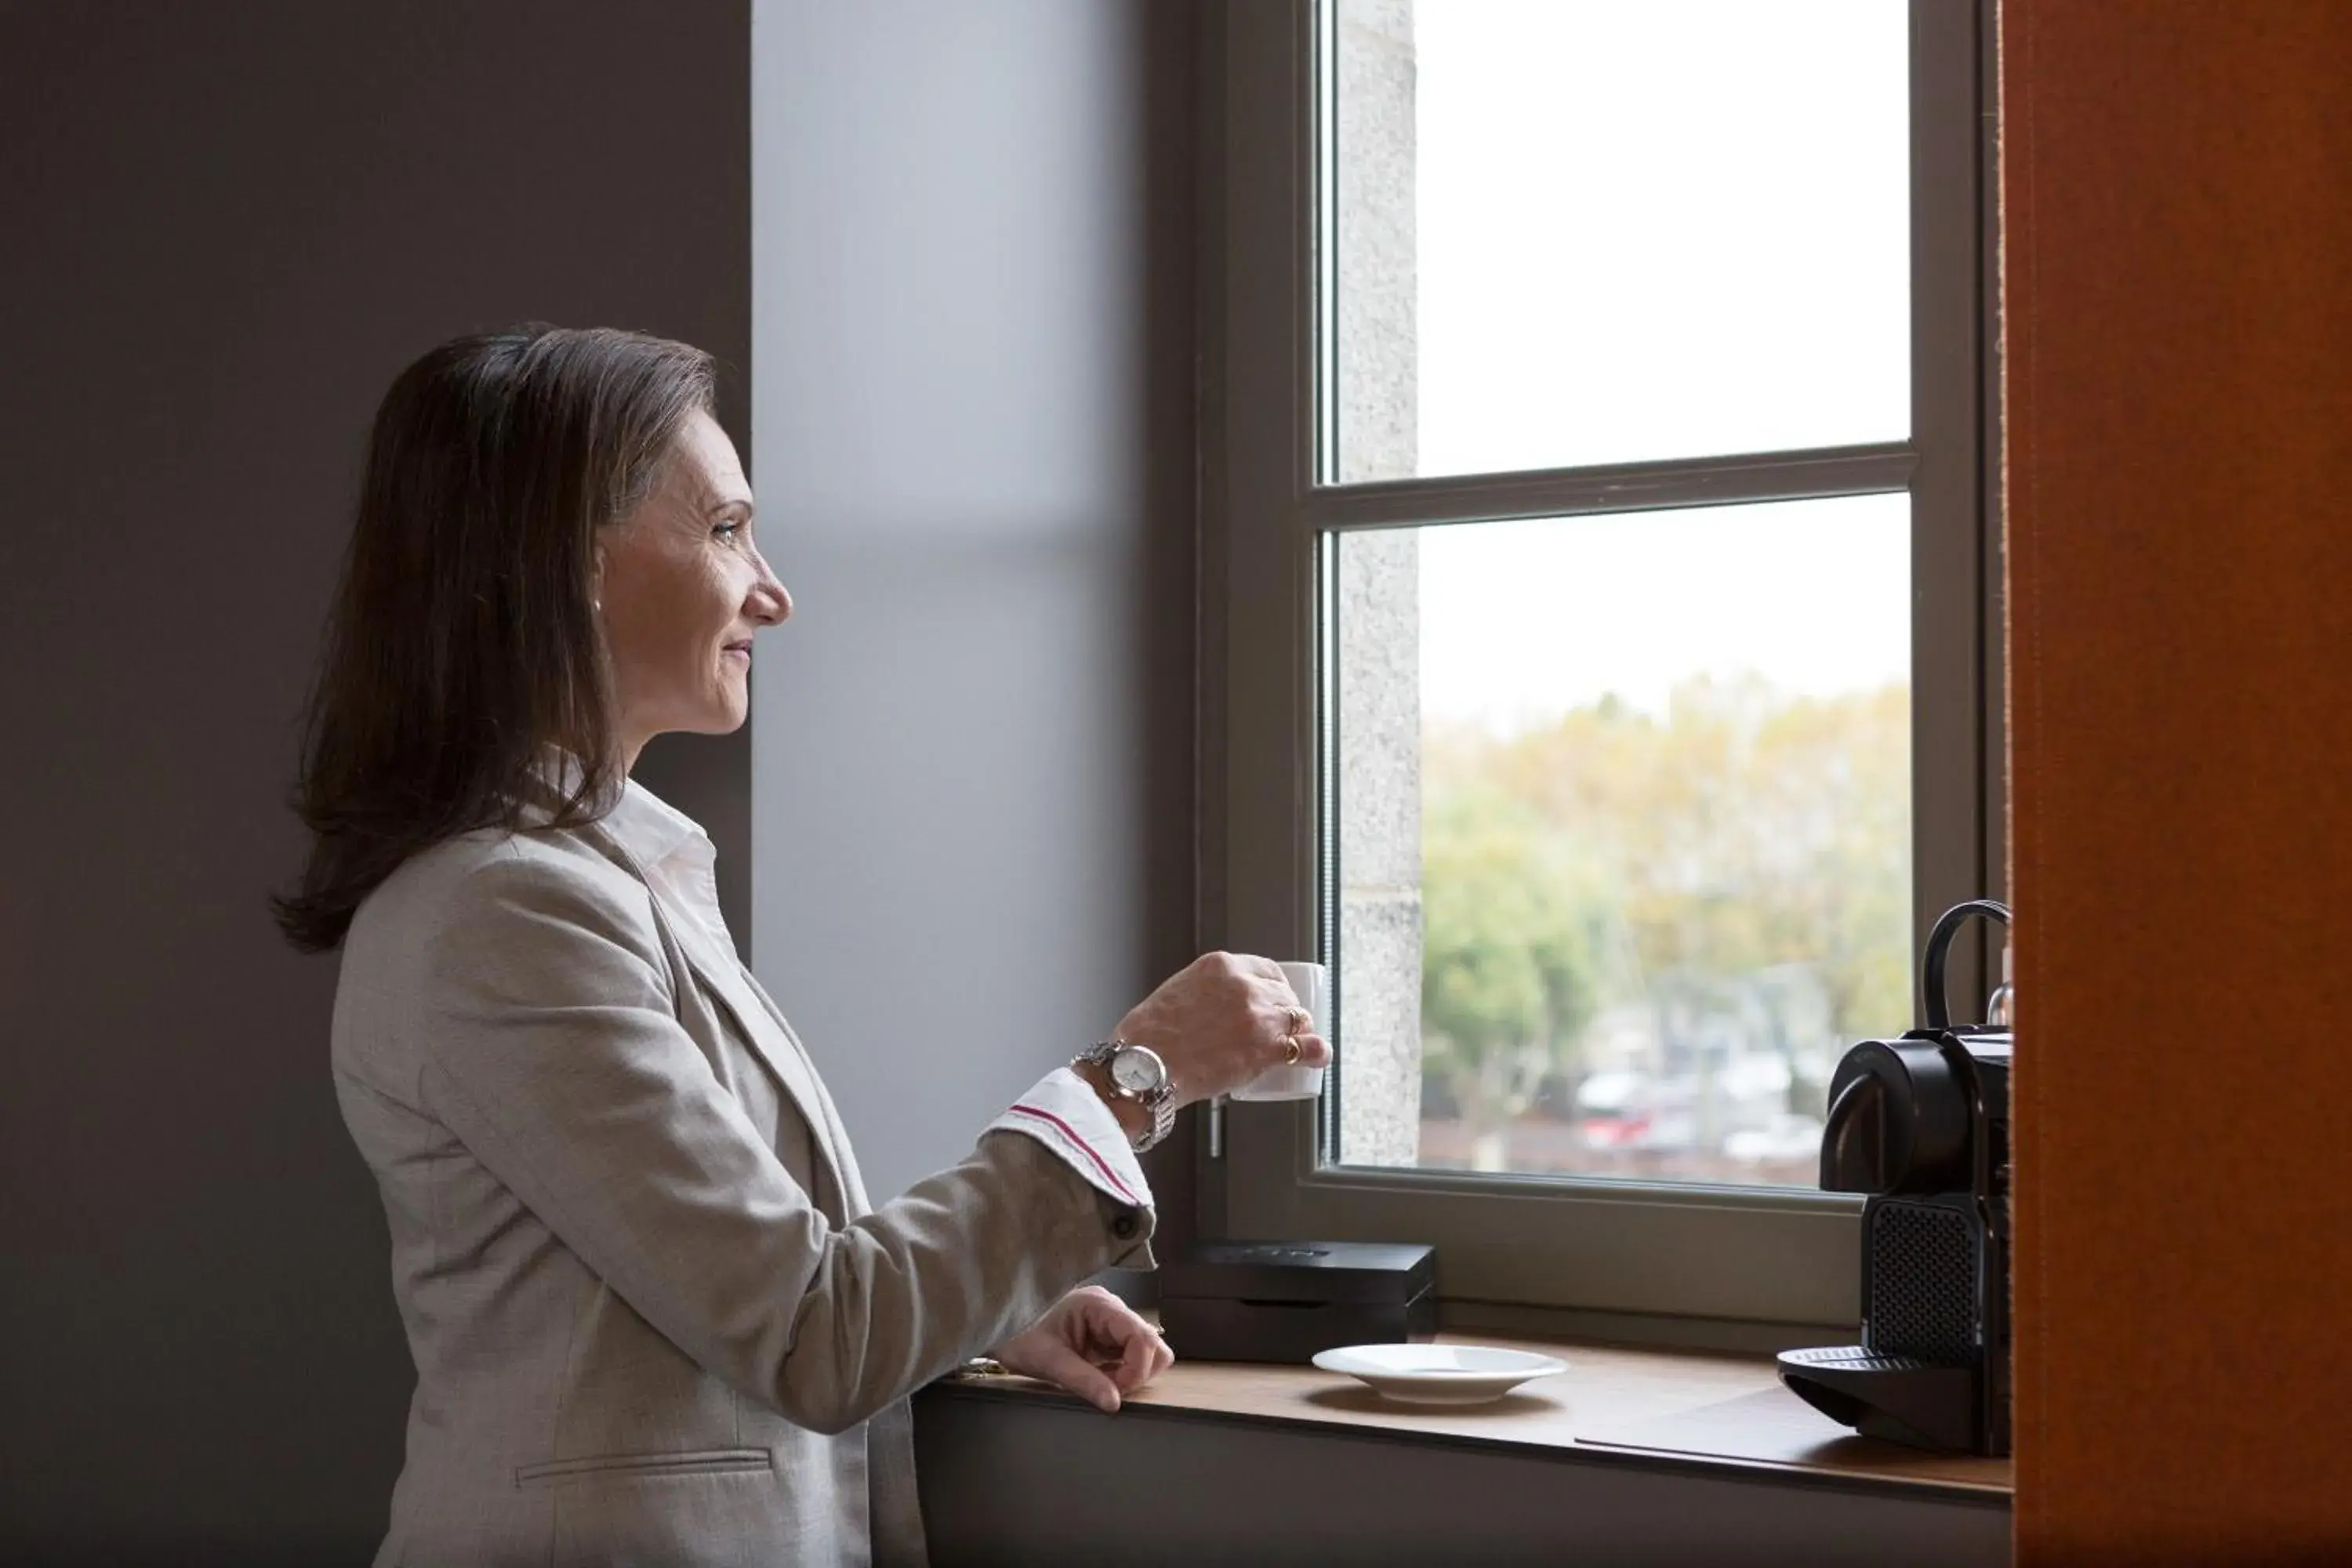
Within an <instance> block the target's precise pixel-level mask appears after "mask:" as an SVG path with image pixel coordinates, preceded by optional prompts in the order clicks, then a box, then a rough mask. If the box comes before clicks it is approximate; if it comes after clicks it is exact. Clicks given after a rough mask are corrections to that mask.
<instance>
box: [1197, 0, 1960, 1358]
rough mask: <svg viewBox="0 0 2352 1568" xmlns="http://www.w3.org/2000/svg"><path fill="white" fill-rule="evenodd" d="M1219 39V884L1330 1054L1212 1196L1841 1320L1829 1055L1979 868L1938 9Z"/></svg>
mask: <svg viewBox="0 0 2352 1568" xmlns="http://www.w3.org/2000/svg"><path fill="white" fill-rule="evenodd" d="M1984 27H1985V19H1984V17H1983V16H1982V15H1981V13H1980V9H1979V5H1976V4H1975V3H1973V0H1912V3H1911V4H1909V5H1905V4H1903V3H1902V0H1780V3H1775V4H1765V3H1759V0H1641V3H1640V4H1633V3H1629V0H1322V3H1321V4H1319V5H1316V4H1309V3H1307V0H1298V3H1297V4H1285V5H1268V4H1255V5H1253V4H1235V5H1227V6H1226V7H1225V8H1224V11H1223V38H1222V51H1221V54H1222V58H1221V59H1220V60H1219V63H1218V67H1217V68H1216V69H1214V70H1213V72H1212V84H1211V85H1212V93H1213V100H1212V110H1213V115H1214V118H1213V120H1212V121H1211V123H1212V124H1213V125H1216V126H1218V127H1219V128H1220V129H1221V132H1222V134H1223V149H1222V157H1221V160H1220V163H1221V165H1222V178H1223V203H1222V211H1221V213H1220V215H1219V216H1222V218H1223V224H1222V226H1221V227H1220V228H1218V229H1217V230H1216V231H1215V232H1216V233H1217V235H1218V237H1220V238H1221V240H1222V246H1221V248H1220V249H1219V250H1217V251H1216V252H1214V253H1213V255H1212V256H1211V258H1210V261H1211V264H1212V267H1213V271H1214V274H1215V280H1216V282H1217V284H1218V289H1216V291H1215V295H1214V297H1215V299H1216V300H1217V308H1216V331H1214V334H1213V341H1212V342H1211V344H1210V348H1211V353H1210V373H1211V376H1212V385H1213V387H1214V388H1216V389H1217V390H1218V392H1219V394H1220V395H1219V396H1218V397H1216V398H1215V399H1214V400H1213V402H1212V404H1211V414H1212V420H1211V423H1210V425H1209V427H1208V431H1207V437H1208V439H1207V446H1208V457H1209V466H1208V472H1207V482H1208V492H1207V493H1208V499H1209V503H1210V504H1209V507H1208V508H1207V515H1208V516H1209V518H1210V520H1211V527H1210V531H1209V538H1208V544H1209V552H1210V564H1211V568H1212V569H1211V571H1210V573H1209V574H1208V579H1207V580H1208V581H1209V582H1211V583H1212V584H1217V583H1222V584H1223V594H1222V595H1221V596H1220V597H1218V598H1215V599H1213V601H1212V604H1211V606H1210V614H1209V617H1208V629H1209V633H1210V637H1209V645H1210V646H1209V650H1208V651H1209V655H1210V674H1211V677H1212V679H1211V683H1210V687H1209V698H1210V700H1209V703H1208V714H1207V717H1209V718H1210V720H1211V721H1212V725H1213V735H1212V742H1213V746H1214V744H1215V742H1218V741H1222V758H1221V759H1220V760H1221V763H1222V766H1221V767H1220V768H1219V769H1218V770H1217V771H1214V772H1213V773H1210V774H1209V776H1208V778H1207V780H1206V789H1205V795H1206V807H1207V811H1206V816H1207V819H1208V820H1207V827H1208V834H1207V844H1206V846H1205V847H1207V848H1208V849H1209V851H1210V859H1211V866H1210V877H1209V879H1208V883H1207V886H1206V889H1205V891H1206V893H1207V895H1208V897H1207V900H1206V902H1207V906H1208V910H1209V914H1210V918H1211V922H1212V925H1213V927H1214V928H1215V934H1216V935H1217V936H1218V937H1219V939H1220V940H1223V941H1225V942H1229V943H1230V944H1232V945H1235V946H1245V947H1252V948H1256V949H1259V950H1261V951H1270V952H1279V953H1280V954H1281V955H1282V956H1293V955H1295V954H1297V953H1298V952H1309V951H1313V952H1320V953H1321V954H1322V955H1323V956H1324V957H1326V958H1327V960H1328V961H1329V962H1331V963H1333V966H1334V976H1335V992H1336V1011H1337V1014H1338V1020H1337V1025H1338V1026H1337V1030H1336V1035H1337V1045H1338V1047H1339V1067H1338V1068H1337V1070H1336V1071H1335V1072H1333V1073H1332V1074H1330V1075H1328V1079H1327V1081H1328V1089H1327V1092H1326V1095H1325V1097H1324V1100H1322V1102H1321V1103H1320V1104H1319V1105H1318V1106H1317V1107H1314V1108H1311V1109H1307V1108H1294V1107H1284V1106H1265V1107H1260V1106H1248V1107H1243V1106H1235V1107H1231V1108H1228V1110H1226V1111H1225V1113H1224V1116H1223V1121H1222V1122H1221V1123H1220V1125H1219V1126H1218V1127H1217V1128H1216V1129H1215V1131H1214V1134H1213V1140H1212V1144H1213V1149H1212V1160H1211V1162H1210V1165H1211V1174H1210V1176H1209V1178H1208V1193H1207V1195H1208V1197H1209V1200H1210V1203H1209V1206H1208V1207H1207V1208H1206V1209H1205V1211H1204V1212H1206V1213H1208V1214H1210V1215H1215V1214H1217V1213H1219V1212H1220V1211H1222V1213H1223V1215H1224V1216H1225V1223H1226V1225H1227V1226H1228V1228H1230V1229H1231V1230H1232V1231H1233V1232H1234V1234H1239V1235H1261V1236H1293V1237H1296V1236H1309V1235H1311V1236H1318V1237H1320V1236H1334V1237H1390V1238H1394V1239H1412V1240H1429V1241H1434V1242H1436V1243H1437V1244H1438V1246H1439V1248H1440V1257H1441V1263H1442V1269H1441V1289H1443V1290H1444V1293H1445V1295H1446V1296H1447V1298H1448V1300H1449V1303H1450V1305H1451V1306H1452V1307H1453V1308H1454V1310H1455V1314H1456V1317H1457V1321H1459V1320H1461V1319H1463V1318H1465V1316H1467V1315H1474V1314H1475V1313H1476V1312H1478V1311H1482V1310H1483V1311H1487V1312H1503V1313H1508V1312H1513V1311H1527V1310H1538V1311H1549V1312H1552V1313H1555V1314H1557V1313H1567V1314H1570V1315H1571V1316H1572V1317H1574V1318H1576V1319H1578V1320H1580V1321H1585V1322H1587V1323H1601V1322H1603V1321H1605V1322H1606V1323H1607V1324H1609V1325H1610V1326H1611V1328H1612V1331H1656V1332H1665V1331H1667V1329H1666V1328H1664V1327H1662V1326H1661V1325H1668V1324H1679V1325H1681V1328H1680V1329H1679V1332H1680V1333H1681V1334H1682V1335H1683V1336H1684V1337H1686V1338H1691V1339H1694V1340H1696V1341H1699V1342H1709V1341H1712V1342H1724V1343H1735V1342H1736V1343H1770V1342H1799V1341H1801V1340H1804V1339H1806V1338H1811V1337H1818V1336H1819V1334H1820V1333H1822V1332H1836V1331H1842V1330H1843V1329H1844V1328H1845V1327H1846V1326H1848V1325H1850V1324H1851V1322H1852V1321H1853V1293H1854V1274H1855V1268H1856V1258H1855V1257H1854V1251H1855V1246H1854V1215H1855V1214H1856V1212H1857V1209H1858V1205H1857V1204H1856V1203H1855V1202H1854V1200H1853V1199H1851V1198H1848V1197H1844V1196H1841V1195H1837V1194H1822V1193H1820V1192H1818V1191H1815V1190H1813V1188H1814V1186H1815V1182H1814V1167H1815V1162H1816V1150H1817V1147H1818V1135H1819V1131H1820V1115H1821V1111H1822V1099H1823V1093H1824V1090H1825V1088H1826V1080H1827V1075H1828V1073H1829V1070H1830V1069H1831V1068H1832V1067H1833V1066H1834V1063H1835V1061H1836V1059H1837V1057H1838V1055H1839V1054H1840V1053H1841V1052H1842V1050H1843V1047H1844V1046H1845V1044H1847V1043H1848V1042H1850V1041H1851V1040H1852V1039H1854V1038H1860V1037H1866V1036H1871V1035H1880V1034H1885V1033H1891V1032H1897V1031H1899V1030H1901V1029H1903V1028H1905V1027H1907V1026H1909V1025H1910V1023H1911V1021H1912V1019H1911V1011H1912V1007H1913V989H1914V987H1913V982H1912V976H1911V965H1912V954H1913V952H1915V950H1916V935H1917V933H1918V932H1920V931H1924V929H1925V923H1926V921H1927V920H1930V919H1932V917H1933V915H1934V913H1935V912H1936V911H1937V910H1940V909H1941V908H1943V907H1944V906H1946V905H1947V904H1948V903H1950V902H1952V901H1955V900H1958V899H1960V898H1965V897H1969V896H1973V895H1975V894H1977V893H1979V892H1982V891H1986V890H1989V889H1993V888H1995V887H1996V886H1997V880H1998V879H1997V876H1996V874H1995V868H1997V866H1998V862H1999V848H2000V847H1999V843H1998V836H1997V833H1996V832H1995V831H1994V830H1993V829H1994V827H1995V826H1997V819H1998V812H1997V810H1988V802H1989V801H1997V800H1998V794H1997V780H1998V748H1997V731H1995V730H1994V728H1993V721H1992V718H1991V715H1990V711H1989V709H1990V706H1991V705H1989V704H1988V703H1987V702H1986V700H1985V699H1984V693H1985V692H1986V691H1987V690H1989V689H1997V679H1998V669H1997V668H1996V667H1995V662H1994V660H1995V647H1996V644H1995V640H1994V639H1993V638H1991V637H1988V636H1987V634H1986V627H1987V626H1989V625H1990V624H1993V623H1992V621H1991V616H1992V615H1993V612H1994V605H1992V604H1991V599H1992V594H1991V584H1992V583H1994V582H1996V581H1997V574H1996V573H1993V572H1990V571H1989V569H1988V563H1989V562H1990V560H1991V558H1992V557H1991V551H1992V549H1993V548H1994V547H1995V546H1996V544H1997V540H1996V539H1995V538H1994V537H1993V535H1994V532H1995V531H1993V530H1991V529H1990V528H1989V527H1988V526H1987V525H1986V523H1985V521H1983V513H1984V510H1985V501H1984V497H1985V494H1986V490H1987V487H1986V485H1985V482H1984V476H1985V474H1986V472H1987V471H1988V462H1989V457H1988V453H1987V450H1986V447H1987V440H1986V437H1987V435H1988V426H1989V423H1990V422H1989V421H1988V420H1986V419H1985V417H1984V416H1983V406H1984V388H1985V386H1986V384H1987V382H1986V378H1985V375H1984V366H1983V364H1982V358H1983V355H1982V353H1980V350H1979V342H1980V340H1983V339H1985V338H1987V337H1989V336H1990V334H1989V333H1988V332H1987V331H1985V330H1984V323H1985V321H1986V310H1985V302H1984V301H1985V292H1984V281H1983V280H1984V278H1985V276H1986V272H1987V268H1986V267H1985V265H1984V259H1983V258H1984V257H1985V255H1986V228H1987V225H1988V221H1989V220H1988V219H1987V218H1986V216H1985V201H1984V195H1983V190H1982V184H1983V179H1982V174H1981V170H1982V169H1983V168H1984V167H1985V166H1986V137H1987V129H1988V128H1987V124H1986V121H1985V119H1984V117H1983V116H1982V115H1981V114H1980V111H1979V100H1980V88H1979V82H1980V80H1982V79H1984V77H1985V75H1986V73H1985V72H1984V70H1983V69H1982V66H1981V60H1982V57H1983V53H1984V49H1983V34H1984ZM1220 676H1221V677H1222V679H1219V677H1220ZM1212 754H1213V757H1214V756H1215V755H1216V753H1215V752H1214V751H1213V753H1212ZM1958 984H1961V985H1966V986H1969V987H1971V988H1973V987H1976V986H1978V985H1979V984H1981V970H1980V968H1979V969H1978V970H1976V971H1973V972H1971V973H1969V974H1967V975H1965V976H1962V977H1961V978H1960V979H1959V981H1958ZM1693 1325H1696V1327H1694V1326H1693ZM1645 1326H1646V1327H1645Z"/></svg>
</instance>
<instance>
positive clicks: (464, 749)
mask: <svg viewBox="0 0 2352 1568" xmlns="http://www.w3.org/2000/svg"><path fill="white" fill-rule="evenodd" d="M712 380H713V376H712V365H711V360H710V356H709V355H708V354H706V353H703V352H702V351H701V350H699V349H696V348H690V347H688V345H687V344H685V343H678V342H669V341H667V340H666V339H662V338H655V337H647V336H645V335H644V334H642V333H637V332H624V331H609V330H605V329H595V330H588V331H576V330H569V329H565V328H560V327H550V326H543V325H538V324H531V325H527V326H521V327H516V328H513V329H511V330H509V331H503V332H494V333H490V334H488V335H484V336H479V337H467V338H459V339H457V340H456V341H454V342H446V343H444V344H442V345H441V346H440V347H439V348H436V349H435V350H433V351H432V352H431V353H427V354H425V356H424V357H423V358H421V359H419V360H418V361H417V362H416V363H414V364H412V365H410V366H409V367H408V368H407V369H406V370H404V371H402V372H401V373H400V375H399V377H398V378H397V379H395V380H394V382H393V384H392V390H391V391H389V392H387V393H385V394H384V398H383V406H382V407H380V408H379V409H377V410H376V416H375V425H374V428H373V431H372V432H371V433H370V435H369V437H368V448H367V464H366V472H365V477H364V479H362V483H361V488H360V496H359V509H358V514H357V517H356V518H355V520H354V521H353V523H352V537H351V544H350V547H349V551H348V553H347V554H346V556H345V558H344V563H343V575H342V585H341V589H340V590H339V591H338V593H337V595H336V597H335V601H334V606H333V609H332V611H331V616H330V617H329V620H328V624H327V628H326V636H325V640H324V649H323V654H322V657H321V659H320V667H319V671H318V676H317V679H316V682H315V684H314V686H313V687H312V689H311V694H310V707H309V710H308V713H307V716H306V721H305V724H304V732H303V742H302V753H303V754H302V763H301V771H300V775H299V782H298V783H297V784H296V785H295V789H294V795H293V805H294V809H295V811H296V813H297V814H298V815H299V816H300V817H301V818H302V821H303V823H304V824H305V825H306V826H308V827H309V828H310V833H311V836H312V837H311V843H310V861H309V863H308V864H307V865H306V866H305V867H304V868H303V871H302V877H301V880H300V883H299V885H298V886H297V887H296V888H295V889H293V890H292V891H290V892H288V893H285V894H282V895H279V896H278V897H275V898H273V899H272V900H271V903H272V906H273V908H274V910H275V912H276V915H277V919H278V928H279V929H280V930H281V931H283V932H284V933H285V935H286V939H287V941H289V942H292V943H293V944H294V945H295V946H296V947H297V948H299V949H301V950H302V951H303V952H324V951H326V950H327V949H330V948H333V947H335V946H338V945H339V944H341V942H342V940H343V934H344V932H345V931H347V930H348V929H349V928H350V926H351V921H352V910H355V909H357V908H358V907H359V904H360V901H361V900H363V899H365V898H366V897H367V896H368V894H369V893H371V892H373V891H374V890H375V889H376V887H377V886H378V885H379V884H381V883H382V882H383V879H385V878H386V877H389V876H390V875H391V874H392V873H393V871H394V869H396V868H398V867H399V866H400V864H401V862H403V861H404V860H406V859H407V858H409V857H410V856H412V855H414V854H415V853H417V852H418V851H419V850H421V849H425V848H427V847H431V846H432V845H434V844H436V843H439V842H440V841H441V840H443V839H445V838H447V837H451V836H452V835H455V834H458V833H464V832H467V831H469V830H471V829H474V828H479V827H488V826H505V827H508V828H509V829H511V828H514V827H517V826H521V822H522V818H521V811H522V802H523V800H524V798H525V796H526V795H527V794H528V793H529V792H530V784H531V780H532V778H533V776H534V773H535V772H536V769H537V767H538V765H539V761H540V758H541V752H542V748H544V747H546V746H549V745H551V744H552V745H556V746H560V747H562V749H564V750H565V751H568V752H571V753H572V755H573V756H575V757H577V758H579V759H581V760H582V762H583V763H584V764H585V766H584V767H583V769H582V770H581V776H580V777H578V779H577V780H576V787H575V788H574V790H573V791H572V794H571V795H569V796H568V797H566V798H565V799H564V800H563V801H562V803H561V806H560V809H559V811H558V814H557V816H556V819H555V820H556V821H557V822H558V823H559V824H562V825H570V824H572V823H576V822H578V821H581V820H583V819H585V818H588V817H593V816H595V815H597V810H598V808H597V807H596V806H595V805H593V803H599V802H608V801H609V800H610V799H611V798H612V792H613V790H614V787H615V786H616V785H617V784H618V780H617V778H616V777H615V773H616V767H617V764H616V763H615V760H614V755H613V746H612V743H611V742H612V733H611V730H612V713H611V710H610V703H611V691H612V678H611V672H610V669H609V668H608V667H607V665H606V656H605V651H604V639H603V637H602V636H601V634H600V633H599V631H598V629H597V625H596V616H595V606H594V603H593V596H594V584H595V552H594V543H595V538H596V531H597V530H598V529H600V528H603V527H604V526H605V525H606V524H608V523H610V522H612V521H614V519H616V518H619V517H621V516H623V515H624V514H625V513H626V512H627V511H629V510H631V509H632V508H633V507H634V506H635V504H636V502H637V501H638V500H640V499H642V498H643V497H644V496H645V494H646V492H647V491H648V490H649V489H651V488H652V486H653V483H654V481H655V479H656V476H657V474H658V473H659V471H660V468H661V465H662V463H663V461H664V459H665V458H667V455H668V453H669V451H670V449H671V445H672V443H673V441H674V440H675V439H676V437H677V433H678V430H679V427H680V426H682V425H684V424H685V423H686V421H687V420H688V419H689V418H690V417H691V416H693V415H694V414H695V413H696V412H697V411H706V412H707V411H708V410H709V408H710V406H711V398H712Z"/></svg>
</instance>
